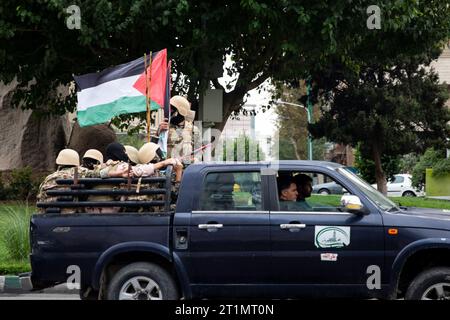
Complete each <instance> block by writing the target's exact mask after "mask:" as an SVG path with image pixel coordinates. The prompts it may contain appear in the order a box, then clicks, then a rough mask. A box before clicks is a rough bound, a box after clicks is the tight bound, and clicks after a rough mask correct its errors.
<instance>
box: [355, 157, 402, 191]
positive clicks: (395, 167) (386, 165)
mask: <svg viewBox="0 0 450 320" xmlns="http://www.w3.org/2000/svg"><path fill="white" fill-rule="evenodd" d="M399 161H400V160H399V157H398V156H393V157H392V156H389V155H383V156H382V157H381V165H382V167H383V171H384V172H385V173H386V177H387V178H388V180H390V179H392V178H393V177H394V175H395V174H397V173H398V172H399V166H400V162H399ZM355 167H356V168H357V169H358V171H359V172H360V174H361V176H362V177H363V179H364V180H366V181H367V182H368V183H370V184H373V183H376V182H377V181H376V178H375V162H374V161H373V160H372V159H370V158H369V159H368V158H365V157H363V156H362V154H361V152H360V151H359V148H356V152H355Z"/></svg>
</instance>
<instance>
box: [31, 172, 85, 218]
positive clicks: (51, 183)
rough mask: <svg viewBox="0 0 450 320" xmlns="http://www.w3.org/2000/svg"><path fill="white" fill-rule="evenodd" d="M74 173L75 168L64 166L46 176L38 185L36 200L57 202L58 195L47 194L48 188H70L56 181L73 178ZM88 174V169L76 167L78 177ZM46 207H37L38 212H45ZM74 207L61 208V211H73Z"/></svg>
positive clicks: (65, 212) (74, 210)
mask: <svg viewBox="0 0 450 320" xmlns="http://www.w3.org/2000/svg"><path fill="white" fill-rule="evenodd" d="M74 175H75V168H74V167H71V168H64V169H61V170H58V171H56V172H54V173H52V174H50V175H49V176H47V177H46V178H45V179H44V181H43V182H42V183H41V185H40V186H39V193H38V195H37V201H38V202H57V200H58V197H50V196H47V191H48V190H71V189H70V186H67V185H66V186H64V185H59V184H57V183H56V180H58V179H73V178H74ZM89 175H90V170H88V169H86V168H83V167H78V178H80V179H81V178H86V177H88V176H89ZM45 210H46V208H39V213H45ZM75 212H76V209H75V208H62V209H61V213H64V214H67V213H75Z"/></svg>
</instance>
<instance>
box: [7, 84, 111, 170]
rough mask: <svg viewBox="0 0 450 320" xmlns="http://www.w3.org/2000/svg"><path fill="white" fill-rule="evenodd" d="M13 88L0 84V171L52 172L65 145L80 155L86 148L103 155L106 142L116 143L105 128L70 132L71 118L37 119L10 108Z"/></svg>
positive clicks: (29, 113)
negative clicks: (21, 169) (25, 168)
mask: <svg viewBox="0 0 450 320" xmlns="http://www.w3.org/2000/svg"><path fill="white" fill-rule="evenodd" d="M16 85H17V84H16V82H12V83H10V84H7V85H5V84H3V83H1V82H0V171H8V170H12V169H16V168H21V167H24V166H31V167H32V168H33V169H35V170H37V171H52V170H54V169H55V159H56V156H57V154H58V152H59V151H60V150H62V149H64V148H65V147H66V146H67V145H68V144H69V146H68V147H70V148H73V149H75V150H77V151H78V152H79V153H80V156H82V155H83V154H84V152H85V151H86V150H87V149H89V148H96V149H99V150H100V151H102V152H104V149H105V147H106V145H107V144H108V143H110V142H113V141H116V136H115V133H114V131H113V130H112V129H111V128H109V127H108V126H107V125H99V126H92V127H87V128H80V127H78V125H76V126H75V127H74V129H73V132H72V127H73V123H74V121H73V118H74V115H71V114H66V115H64V116H56V117H37V116H36V114H35V113H33V112H32V111H31V110H21V109H20V108H13V107H12V106H11V96H12V92H13V90H14V88H15V87H16ZM69 140H70V143H69Z"/></svg>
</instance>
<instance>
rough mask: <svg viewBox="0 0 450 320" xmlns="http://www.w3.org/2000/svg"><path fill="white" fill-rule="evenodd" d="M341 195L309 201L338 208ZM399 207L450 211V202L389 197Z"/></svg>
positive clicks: (310, 199) (313, 197)
mask: <svg viewBox="0 0 450 320" xmlns="http://www.w3.org/2000/svg"><path fill="white" fill-rule="evenodd" d="M341 197H342V196H341V195H317V194H313V195H311V198H308V201H311V202H314V203H320V204H324V205H331V206H338V205H339V204H340V200H341ZM389 199H391V200H392V201H393V202H395V203H396V204H397V205H401V206H405V207H418V208H433V209H446V210H450V201H448V200H438V199H429V198H423V197H389Z"/></svg>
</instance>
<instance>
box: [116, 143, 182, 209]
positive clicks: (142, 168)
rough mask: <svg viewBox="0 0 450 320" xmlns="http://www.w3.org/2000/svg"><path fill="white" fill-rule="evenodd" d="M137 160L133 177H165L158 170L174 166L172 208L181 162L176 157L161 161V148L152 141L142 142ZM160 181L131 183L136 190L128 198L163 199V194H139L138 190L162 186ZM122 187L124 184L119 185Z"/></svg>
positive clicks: (133, 168)
mask: <svg viewBox="0 0 450 320" xmlns="http://www.w3.org/2000/svg"><path fill="white" fill-rule="evenodd" d="M138 157H139V162H140V164H138V165H136V166H133V167H132V175H133V176H134V177H149V176H151V177H165V174H164V173H163V172H161V171H160V170H164V169H165V168H166V167H167V166H168V165H173V166H174V171H173V174H172V190H171V191H172V198H171V203H172V205H171V208H174V205H175V202H176V199H175V201H174V197H175V196H176V194H177V192H178V185H179V183H180V181H181V175H182V171H183V166H182V164H181V162H180V161H179V160H177V159H173V158H170V159H166V160H163V161H161V150H160V147H159V145H157V144H156V143H153V142H149V143H146V144H144V145H143V146H142V147H141V148H140V149H139V152H138ZM159 184H160V183H152V184H150V183H146V184H141V183H140V182H138V183H137V185H132V189H133V190H136V194H135V195H131V196H128V200H135V201H163V200H164V195H163V194H145V195H143V194H139V191H140V190H148V189H157V188H164V186H160V185H159ZM121 187H122V188H123V187H125V186H121ZM163 210H164V209H163V208H161V207H157V206H151V207H148V208H145V211H146V212H160V211H163ZM139 211H144V208H140V209H139Z"/></svg>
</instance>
